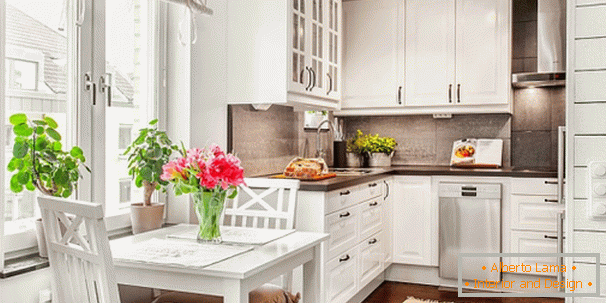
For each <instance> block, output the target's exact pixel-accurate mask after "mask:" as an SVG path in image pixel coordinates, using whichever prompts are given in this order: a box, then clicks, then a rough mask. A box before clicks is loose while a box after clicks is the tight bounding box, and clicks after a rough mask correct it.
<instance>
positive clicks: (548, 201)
mask: <svg viewBox="0 0 606 303" xmlns="http://www.w3.org/2000/svg"><path fill="white" fill-rule="evenodd" d="M545 202H547V203H560V201H558V199H545Z"/></svg>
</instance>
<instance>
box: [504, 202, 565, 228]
mask: <svg viewBox="0 0 606 303" xmlns="http://www.w3.org/2000/svg"><path fill="white" fill-rule="evenodd" d="M562 211H564V205H563V204H558V197H557V196H555V195H554V196H540V195H537V196H527V195H512V196H511V228H512V229H516V230H536V231H550V232H556V231H557V223H558V214H559V213H561V212H562Z"/></svg>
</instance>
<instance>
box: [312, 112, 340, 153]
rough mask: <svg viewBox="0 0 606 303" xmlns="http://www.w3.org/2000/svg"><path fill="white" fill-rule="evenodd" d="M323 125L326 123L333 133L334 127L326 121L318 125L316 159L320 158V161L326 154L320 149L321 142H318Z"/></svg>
mask: <svg viewBox="0 0 606 303" xmlns="http://www.w3.org/2000/svg"><path fill="white" fill-rule="evenodd" d="M324 123H328V126H329V127H330V129H331V130H332V132H333V133H334V132H335V126H334V125H333V123H332V122H331V121H330V120H328V119H326V120H323V121H322V122H320V124H318V132H317V133H316V158H322V159H324V157H326V152H325V151H324V149H322V142H321V140H320V139H321V138H320V131H322V125H324Z"/></svg>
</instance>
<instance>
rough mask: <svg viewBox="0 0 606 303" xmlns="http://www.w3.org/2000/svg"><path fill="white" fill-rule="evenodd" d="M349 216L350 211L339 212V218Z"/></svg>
mask: <svg viewBox="0 0 606 303" xmlns="http://www.w3.org/2000/svg"><path fill="white" fill-rule="evenodd" d="M349 216H351V213H349V212H345V213H343V214H340V215H339V218H345V217H349Z"/></svg>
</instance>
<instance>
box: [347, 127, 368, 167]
mask: <svg viewBox="0 0 606 303" xmlns="http://www.w3.org/2000/svg"><path fill="white" fill-rule="evenodd" d="M364 140H365V137H364V134H363V133H362V131H360V130H359V129H358V130H357V131H356V134H355V135H354V136H353V137H351V138H349V139H348V140H347V153H346V155H345V158H346V160H347V167H362V166H363V164H364V152H365V147H364V144H365V141H364Z"/></svg>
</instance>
